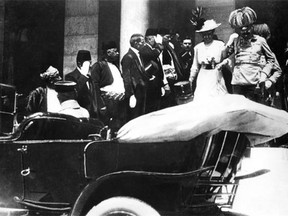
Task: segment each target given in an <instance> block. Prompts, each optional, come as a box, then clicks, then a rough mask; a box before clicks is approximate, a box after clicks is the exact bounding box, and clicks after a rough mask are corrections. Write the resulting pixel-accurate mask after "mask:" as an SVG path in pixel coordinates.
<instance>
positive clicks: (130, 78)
mask: <svg viewBox="0 0 288 216" xmlns="http://www.w3.org/2000/svg"><path fill="white" fill-rule="evenodd" d="M121 66H122V73H123V81H124V86H125V97H127V98H130V96H131V95H135V96H136V98H137V97H138V98H141V97H144V95H143V94H139V93H140V92H136V90H138V89H139V90H140V89H145V88H146V85H147V82H148V80H149V79H150V77H149V76H147V74H146V73H145V70H144V67H143V66H142V65H141V63H140V61H139V58H138V57H137V55H136V54H135V53H134V52H133V50H132V49H129V50H128V52H127V53H126V54H125V55H124V56H123V58H122V60H121ZM142 93H144V92H142Z"/></svg>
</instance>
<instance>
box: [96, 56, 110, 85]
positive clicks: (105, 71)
mask: <svg viewBox="0 0 288 216" xmlns="http://www.w3.org/2000/svg"><path fill="white" fill-rule="evenodd" d="M91 78H92V80H93V82H94V83H95V84H96V85H97V86H98V87H99V88H102V87H104V86H107V85H111V84H112V83H113V81H114V79H113V76H112V72H111V70H110V68H109V66H108V64H107V62H106V61H104V60H103V61H98V62H96V63H95V64H94V65H93V66H92V69H91Z"/></svg>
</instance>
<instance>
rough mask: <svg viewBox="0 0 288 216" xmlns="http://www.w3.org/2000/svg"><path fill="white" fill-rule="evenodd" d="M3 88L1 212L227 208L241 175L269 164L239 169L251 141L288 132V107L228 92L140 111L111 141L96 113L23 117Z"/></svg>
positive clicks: (76, 214) (212, 211)
mask: <svg viewBox="0 0 288 216" xmlns="http://www.w3.org/2000/svg"><path fill="white" fill-rule="evenodd" d="M1 88H7V89H9V90H11V91H12V92H14V93H15V94H16V91H15V88H13V87H12V86H8V85H1ZM5 92H8V90H6V91H4V90H3V91H1V116H5V115H6V117H7V116H8V117H7V118H6V117H5V118H4V117H3V118H1V119H2V120H3V121H2V120H1V121H2V128H5V131H4V132H2V133H1V136H0V173H1V177H0V191H1V193H0V207H1V208H0V212H1V215H2V213H3V214H4V215H5V214H7V215H11V214H12V215H13V214H15V215H23V214H27V215H73V216H82V215H89V216H91V215H93V216H96V215H141V216H142V215H147V216H148V215H149V216H150V215H223V212H222V211H221V208H223V207H231V206H232V204H233V200H234V198H235V195H236V192H237V187H238V183H239V180H240V179H242V178H244V177H253V176H257V175H260V174H263V173H265V172H267V171H268V170H260V171H257V172H255V173H251V174H249V175H247V176H237V171H238V169H239V165H240V163H241V159H242V158H243V156H244V154H245V152H246V150H247V148H249V147H251V146H255V145H257V144H259V143H263V142H269V141H270V140H272V139H275V138H277V137H281V136H283V135H285V134H287V132H288V114H287V113H286V112H285V111H281V110H276V109H274V108H270V107H266V106H264V105H261V104H257V103H254V102H252V101H249V100H247V99H245V98H244V97H242V96H236V95H227V96H223V97H221V98H220V97H219V98H211V99H210V100H209V103H208V102H207V101H198V102H196V101H195V102H194V101H193V102H190V103H187V104H183V105H179V106H176V107H171V108H168V109H164V110H160V111H157V112H153V113H150V114H147V115H144V116H141V117H139V118H137V119H134V120H132V121H130V122H128V123H127V124H125V125H124V126H123V127H122V128H121V129H120V130H119V131H118V134H117V137H114V138H113V139H107V137H109V128H107V126H105V125H103V124H102V122H101V121H98V120H97V119H81V118H80V119H78V118H75V117H72V116H68V115H64V114H57V113H35V114H32V115H30V116H27V117H25V118H24V119H23V120H22V121H21V122H20V123H18V122H17V116H16V114H17V112H16V110H15V109H16V106H15V101H16V99H15V97H16V96H15V94H14V95H13V94H7V93H5ZM9 98H13V101H11V100H10V101H9ZM8 102H9V103H10V104H9V103H8ZM8 104H9V106H10V108H11V107H13V108H11V109H9V106H8ZM7 106H8V108H7ZM4 108H5V109H4ZM9 119H10V120H9ZM4 120H5V121H4ZM6 122H10V124H6ZM3 123H5V125H9V126H10V128H11V131H10V132H7V129H6V127H3Z"/></svg>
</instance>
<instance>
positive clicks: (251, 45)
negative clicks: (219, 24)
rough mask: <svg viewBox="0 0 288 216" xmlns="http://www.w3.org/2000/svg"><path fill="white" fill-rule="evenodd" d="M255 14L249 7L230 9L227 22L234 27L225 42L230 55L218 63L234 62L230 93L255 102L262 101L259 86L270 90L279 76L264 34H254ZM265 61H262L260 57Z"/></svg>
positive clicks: (279, 71)
mask: <svg viewBox="0 0 288 216" xmlns="http://www.w3.org/2000/svg"><path fill="white" fill-rule="evenodd" d="M256 19H257V15H256V13H255V11H254V10H253V9H252V8H250V7H243V8H241V9H236V10H234V11H232V12H231V13H230V16H229V23H230V25H231V27H232V28H234V29H235V33H233V34H232V35H231V36H230V38H229V41H228V42H227V44H226V46H227V49H228V50H230V51H232V52H231V56H230V57H229V58H227V59H225V60H223V62H222V63H221V64H219V65H217V67H218V68H221V67H222V66H223V65H230V66H231V65H232V63H233V64H234V65H232V66H233V68H232V71H233V73H232V81H231V84H232V91H233V94H241V95H244V96H245V97H247V98H249V99H251V100H254V101H256V102H263V101H265V99H263V97H262V96H263V94H262V93H261V89H264V88H265V89H266V90H269V89H270V88H271V86H272V84H275V83H276V81H277V80H278V78H279V77H280V76H281V73H282V70H281V68H280V66H279V63H278V61H277V59H276V56H275V54H274V53H273V52H272V51H271V49H270V47H269V45H268V44H267V41H266V40H265V38H263V37H261V36H259V35H256V34H253V23H255V21H256ZM263 56H264V57H265V59H266V64H265V65H263V64H262V62H263V61H262V57H263Z"/></svg>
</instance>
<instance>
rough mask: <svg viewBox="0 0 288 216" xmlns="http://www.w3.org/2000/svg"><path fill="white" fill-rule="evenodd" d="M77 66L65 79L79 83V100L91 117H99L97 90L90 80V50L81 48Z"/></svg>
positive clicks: (77, 87) (77, 88) (77, 89)
mask: <svg viewBox="0 0 288 216" xmlns="http://www.w3.org/2000/svg"><path fill="white" fill-rule="evenodd" d="M76 64H77V67H76V68H75V70H74V71H72V72H70V73H68V74H67V75H66V76H65V80H67V81H73V82H76V83H77V86H76V91H77V94H78V96H77V101H78V103H79V105H80V106H81V107H84V108H85V109H87V110H88V111H89V113H90V116H91V117H98V110H97V101H96V99H95V95H94V94H95V90H94V87H93V85H92V83H91V82H90V81H89V80H90V74H89V71H90V66H91V54H90V51H88V50H79V51H78V53H77V57H76Z"/></svg>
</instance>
